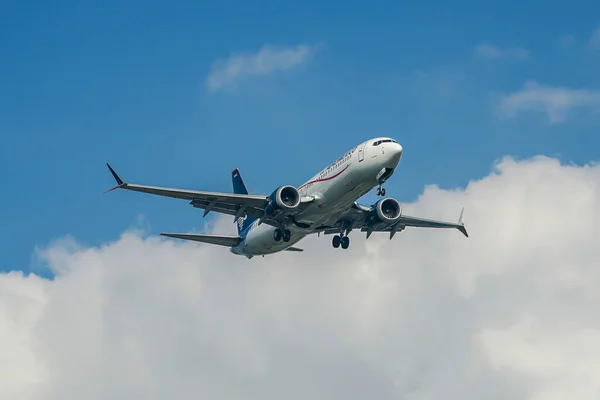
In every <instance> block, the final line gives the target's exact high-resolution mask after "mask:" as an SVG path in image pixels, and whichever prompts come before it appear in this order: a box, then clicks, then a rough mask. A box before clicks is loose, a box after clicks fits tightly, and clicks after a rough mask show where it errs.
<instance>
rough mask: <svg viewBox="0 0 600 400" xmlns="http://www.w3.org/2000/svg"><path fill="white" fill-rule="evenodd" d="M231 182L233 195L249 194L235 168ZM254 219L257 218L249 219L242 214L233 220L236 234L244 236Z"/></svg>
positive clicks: (238, 171)
mask: <svg viewBox="0 0 600 400" xmlns="http://www.w3.org/2000/svg"><path fill="white" fill-rule="evenodd" d="M231 181H232V184H233V193H235V194H249V193H248V189H247V188H246V184H245V183H244V179H242V174H240V170H239V169H237V168H236V169H234V170H233V171H232V172H231ZM256 219H257V218H255V217H250V216H248V215H246V214H243V215H242V216H241V217H239V218H237V219H236V220H235V224H236V226H237V230H238V234H239V235H240V236H242V237H244V236H246V234H247V233H248V228H249V227H250V225H252V223H253V222H254V221H256Z"/></svg>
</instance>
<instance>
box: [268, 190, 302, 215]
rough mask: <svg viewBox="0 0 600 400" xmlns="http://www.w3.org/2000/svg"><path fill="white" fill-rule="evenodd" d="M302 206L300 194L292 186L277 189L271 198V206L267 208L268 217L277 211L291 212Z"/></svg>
mask: <svg viewBox="0 0 600 400" xmlns="http://www.w3.org/2000/svg"><path fill="white" fill-rule="evenodd" d="M299 205H300V192H298V189H296V188H295V187H293V186H291V185H285V186H281V187H279V188H277V190H275V191H274V192H273V193H271V195H270V196H269V204H268V205H267V207H266V210H265V211H266V212H267V214H268V215H273V214H274V213H275V212H277V211H283V212H289V211H291V210H293V209H295V208H296V207H298V206H299Z"/></svg>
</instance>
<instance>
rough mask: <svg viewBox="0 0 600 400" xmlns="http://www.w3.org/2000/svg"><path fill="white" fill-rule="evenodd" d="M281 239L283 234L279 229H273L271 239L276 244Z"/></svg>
mask: <svg viewBox="0 0 600 400" xmlns="http://www.w3.org/2000/svg"><path fill="white" fill-rule="evenodd" d="M282 237H283V232H281V229H279V228H277V229H275V231H274V232H273V239H275V241H276V242H279V241H280V240H281V238H282Z"/></svg>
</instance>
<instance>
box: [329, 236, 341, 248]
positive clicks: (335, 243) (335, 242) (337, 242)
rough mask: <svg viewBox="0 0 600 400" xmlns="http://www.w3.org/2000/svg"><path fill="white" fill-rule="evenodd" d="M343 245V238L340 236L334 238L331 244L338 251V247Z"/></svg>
mask: <svg viewBox="0 0 600 400" xmlns="http://www.w3.org/2000/svg"><path fill="white" fill-rule="evenodd" d="M341 243H342V238H341V237H339V236H338V235H335V236H334V237H333V240H332V241H331V244H333V247H335V248H336V249H337V248H338V247H340V244H341Z"/></svg>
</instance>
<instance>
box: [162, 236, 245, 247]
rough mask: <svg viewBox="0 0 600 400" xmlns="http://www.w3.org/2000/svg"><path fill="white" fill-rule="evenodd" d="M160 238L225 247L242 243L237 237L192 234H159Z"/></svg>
mask: <svg viewBox="0 0 600 400" xmlns="http://www.w3.org/2000/svg"><path fill="white" fill-rule="evenodd" d="M161 236H168V237H171V238H176V239H183V240H191V241H194V242H202V243H209V244H216V245H219V246H227V247H234V246H237V245H238V244H239V243H240V242H241V241H242V238H241V237H239V236H221V235H203V234H194V233H161Z"/></svg>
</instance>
